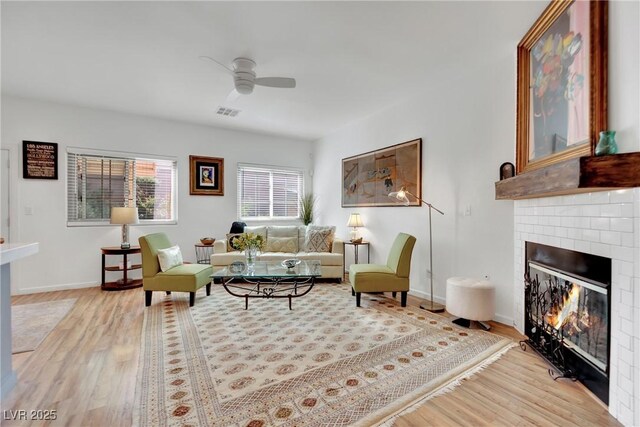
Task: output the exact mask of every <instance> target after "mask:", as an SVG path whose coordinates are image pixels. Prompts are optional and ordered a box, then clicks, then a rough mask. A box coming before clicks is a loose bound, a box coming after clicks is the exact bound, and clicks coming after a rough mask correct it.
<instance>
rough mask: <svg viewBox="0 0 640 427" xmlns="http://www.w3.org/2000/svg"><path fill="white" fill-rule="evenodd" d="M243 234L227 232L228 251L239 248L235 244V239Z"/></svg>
mask: <svg viewBox="0 0 640 427" xmlns="http://www.w3.org/2000/svg"><path fill="white" fill-rule="evenodd" d="M240 236H242V233H229V234H227V252H234V251H237V250H238V249H237V248H236V247H235V246H233V241H234V240H235V239H237V238H238V237H240Z"/></svg>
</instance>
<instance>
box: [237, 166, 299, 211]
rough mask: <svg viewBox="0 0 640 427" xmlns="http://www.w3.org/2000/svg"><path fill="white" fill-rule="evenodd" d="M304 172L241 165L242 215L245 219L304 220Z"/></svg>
mask: <svg viewBox="0 0 640 427" xmlns="http://www.w3.org/2000/svg"><path fill="white" fill-rule="evenodd" d="M303 184H304V182H303V173H302V171H301V170H295V169H284V168H278V167H274V166H257V165H247V164H238V216H239V217H240V218H241V219H295V218H299V217H300V206H299V202H298V201H299V200H300V196H301V195H302V189H303Z"/></svg>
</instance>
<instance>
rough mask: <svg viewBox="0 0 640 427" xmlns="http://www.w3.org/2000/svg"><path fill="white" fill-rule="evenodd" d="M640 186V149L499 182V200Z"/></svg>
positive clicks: (575, 161) (573, 161) (579, 160)
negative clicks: (639, 150)
mask: <svg viewBox="0 0 640 427" xmlns="http://www.w3.org/2000/svg"><path fill="white" fill-rule="evenodd" d="M631 187H640V152H635V153H625V154H615V155H612V156H602V157H579V158H574V159H569V160H565V161H564V162H560V163H555V164H553V165H549V166H546V167H544V168H540V169H536V170H533V171H530V172H525V173H523V174H521V175H517V176H514V177H513V178H508V179H505V180H502V181H498V182H496V200H517V199H533V198H536V197H549V196H558V195H562V194H576V193H585V192H592V191H605V190H611V189H620V188H631Z"/></svg>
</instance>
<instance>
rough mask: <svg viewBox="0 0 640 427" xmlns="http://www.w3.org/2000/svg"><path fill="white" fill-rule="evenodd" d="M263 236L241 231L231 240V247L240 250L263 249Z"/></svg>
mask: <svg viewBox="0 0 640 427" xmlns="http://www.w3.org/2000/svg"><path fill="white" fill-rule="evenodd" d="M265 243H266V242H265V241H264V237H262V236H261V235H259V234H255V233H242V234H241V235H240V236H238V237H237V238H235V239H234V240H233V243H232V245H233V247H234V248H236V249H238V250H240V251H244V250H249V249H255V250H260V251H261V250H263V249H264V245H265Z"/></svg>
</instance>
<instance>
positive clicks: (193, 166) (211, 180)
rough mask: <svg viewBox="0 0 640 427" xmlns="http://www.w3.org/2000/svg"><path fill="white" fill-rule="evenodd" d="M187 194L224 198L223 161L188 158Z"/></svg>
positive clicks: (203, 157)
mask: <svg viewBox="0 0 640 427" xmlns="http://www.w3.org/2000/svg"><path fill="white" fill-rule="evenodd" d="M189 194H192V195H197V196H224V159H223V158H220V157H205V156H189Z"/></svg>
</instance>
